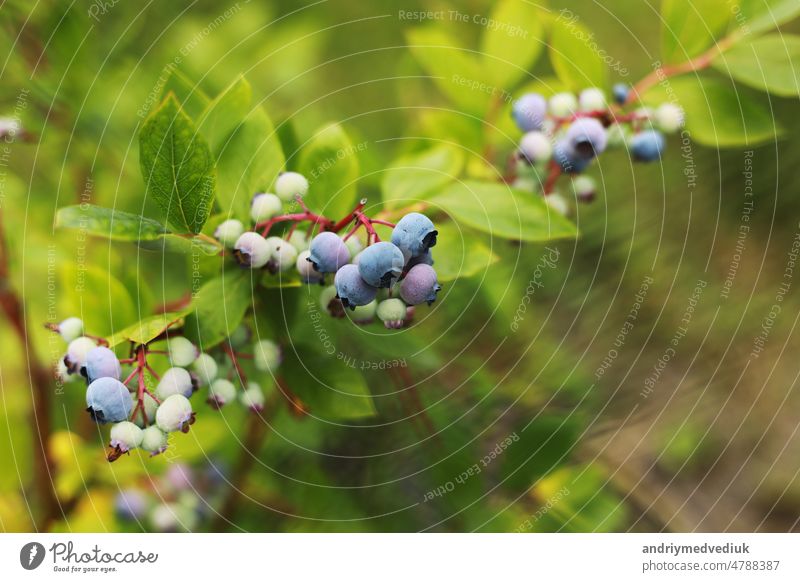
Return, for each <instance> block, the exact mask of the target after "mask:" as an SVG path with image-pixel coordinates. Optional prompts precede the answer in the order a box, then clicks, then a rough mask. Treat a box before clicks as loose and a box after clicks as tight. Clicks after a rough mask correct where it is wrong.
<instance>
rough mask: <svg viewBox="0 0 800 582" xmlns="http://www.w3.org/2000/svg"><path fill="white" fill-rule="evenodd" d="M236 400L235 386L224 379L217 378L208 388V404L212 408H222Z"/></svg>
mask: <svg viewBox="0 0 800 582" xmlns="http://www.w3.org/2000/svg"><path fill="white" fill-rule="evenodd" d="M235 398H236V386H234V385H233V382H230V381H229V380H226V379H225V378H217V379H216V380H214V381H213V382H212V383H211V386H209V388H208V403H209V404H210V405H211V406H213V407H214V408H222V407H223V406H225V405H226V404H227V403H228V402H230V401H231V400H234V399H235Z"/></svg>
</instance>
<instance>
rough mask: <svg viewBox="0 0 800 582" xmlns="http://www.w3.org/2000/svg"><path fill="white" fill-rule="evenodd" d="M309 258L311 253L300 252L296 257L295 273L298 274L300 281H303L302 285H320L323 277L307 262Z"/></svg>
mask: <svg viewBox="0 0 800 582" xmlns="http://www.w3.org/2000/svg"><path fill="white" fill-rule="evenodd" d="M310 256H311V251H302V252H301V253H300V254H299V255H297V260H296V261H295V267H297V272H298V273H299V274H300V279H302V280H303V283H309V284H311V283H322V281H324V280H325V276H324V275H323V274H322V273H319V272H318V271H316V270H315V269H314V266H313V265H312V264H311V262H310V261H309V260H308V257H310Z"/></svg>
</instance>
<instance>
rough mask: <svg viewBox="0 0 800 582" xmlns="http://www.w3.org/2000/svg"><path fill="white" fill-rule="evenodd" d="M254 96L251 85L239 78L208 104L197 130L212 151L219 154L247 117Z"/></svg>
mask: <svg viewBox="0 0 800 582" xmlns="http://www.w3.org/2000/svg"><path fill="white" fill-rule="evenodd" d="M252 96H253V90H252V88H251V87H250V83H248V82H247V80H246V79H245V78H244V77H239V78H238V79H236V81H234V82H233V83H232V84H231V85H230V87H228V88H227V89H225V91H223V92H222V93H220V94H219V95H218V96H217V97H216V98H215V99H214V100H213V101H212V102H211V103H209V104H208V106H207V107H206V109H205V111H203V114H202V115H201V116H200V119H199V121H198V122H197V128H198V130H199V131H200V132H201V133H202V134H203V135H204V136H205V137H206V139H207V140H208V143H209V145H210V146H211V151H213V152H215V153H218V152H219V151H220V149H221V148H222V147H224V145H225V141H226V140H227V139H228V137H229V136H230V135H231V133H232V132H233V130H234V129H236V126H238V125H239V124H240V123H241V122H242V121H244V118H245V117H247V114H248V113H249V111H250V102H251V100H252Z"/></svg>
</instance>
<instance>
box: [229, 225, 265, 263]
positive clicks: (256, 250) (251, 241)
mask: <svg viewBox="0 0 800 582" xmlns="http://www.w3.org/2000/svg"><path fill="white" fill-rule="evenodd" d="M271 251H272V249H271V248H270V246H269V244H267V241H266V240H265V239H264V237H263V236H261V235H260V234H258V233H257V232H246V233H244V234H243V235H242V236H240V237H239V238H238V239H237V240H236V244H235V245H234V246H233V255H234V257H236V260H237V261H238V262H239V264H240V265H242V266H243V267H249V268H251V269H260V268H261V267H263V266H264V265H266V264H267V261H269V259H270V255H271V254H272V252H271Z"/></svg>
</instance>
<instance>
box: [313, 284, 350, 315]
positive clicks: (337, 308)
mask: <svg viewBox="0 0 800 582" xmlns="http://www.w3.org/2000/svg"><path fill="white" fill-rule="evenodd" d="M319 304H320V307H322V309H324V310H325V312H326V313H327V314H328V315H330V316H331V317H334V318H336V319H340V318H342V317H344V316H345V309H344V305H342V300H341V299H339V298H338V297H337V296H336V287H335V286H333V285H331V286H329V287H325V288H324V289H323V290H322V293H320V294H319Z"/></svg>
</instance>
